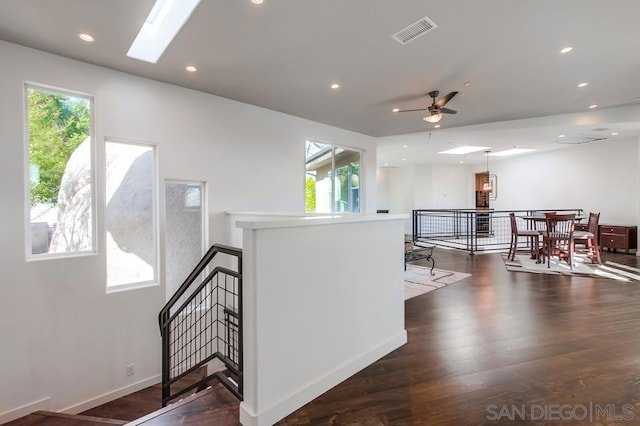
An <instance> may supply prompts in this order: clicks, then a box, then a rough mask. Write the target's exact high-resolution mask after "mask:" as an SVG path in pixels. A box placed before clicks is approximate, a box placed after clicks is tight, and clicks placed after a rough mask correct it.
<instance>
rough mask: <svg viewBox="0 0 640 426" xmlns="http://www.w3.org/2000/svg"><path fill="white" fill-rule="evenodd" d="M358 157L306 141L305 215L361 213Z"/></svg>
mask: <svg viewBox="0 0 640 426" xmlns="http://www.w3.org/2000/svg"><path fill="white" fill-rule="evenodd" d="M360 156H361V155H360V151H355V150H352V149H347V148H342V147H337V146H333V145H329V144H325V143H321V142H314V141H306V144H305V165H306V167H305V168H306V174H305V210H306V211H307V212H322V213H334V212H335V213H359V212H360Z"/></svg>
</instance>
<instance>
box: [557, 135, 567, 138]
mask: <svg viewBox="0 0 640 426" xmlns="http://www.w3.org/2000/svg"><path fill="white" fill-rule="evenodd" d="M565 136H566V135H558V137H559V138H564V137H565Z"/></svg>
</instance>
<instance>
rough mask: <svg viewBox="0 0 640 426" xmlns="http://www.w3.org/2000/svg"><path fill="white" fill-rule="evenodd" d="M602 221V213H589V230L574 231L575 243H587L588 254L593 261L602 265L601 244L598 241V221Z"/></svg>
mask: <svg viewBox="0 0 640 426" xmlns="http://www.w3.org/2000/svg"><path fill="white" fill-rule="evenodd" d="M599 222H600V213H589V220H588V222H587V230H586V231H582V230H577V231H573V242H574V244H585V245H586V246H587V256H589V258H590V259H591V262H592V263H598V264H599V265H602V259H600V244H599V242H598V223H599Z"/></svg>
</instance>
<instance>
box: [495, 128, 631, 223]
mask: <svg viewBox="0 0 640 426" xmlns="http://www.w3.org/2000/svg"><path fill="white" fill-rule="evenodd" d="M490 171H491V173H492V174H494V173H495V174H496V175H497V176H498V198H497V199H496V201H492V202H491V207H492V208H494V209H496V210H516V209H537V208H540V209H556V208H558V209H559V208H581V209H583V210H584V211H585V213H588V212H591V211H593V212H600V223H606V224H612V225H615V224H620V225H638V216H639V211H638V206H639V204H640V203H639V197H638V181H639V179H640V177H639V175H638V140H637V139H636V138H626V139H616V140H611V141H602V142H592V143H589V144H584V145H581V146H578V147H574V148H568V149H563V150H556V151H553V152H549V153H541V154H535V155H527V156H524V157H518V158H513V159H505V160H499V161H494V160H493V159H491V160H490Z"/></svg>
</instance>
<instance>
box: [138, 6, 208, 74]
mask: <svg viewBox="0 0 640 426" xmlns="http://www.w3.org/2000/svg"><path fill="white" fill-rule="evenodd" d="M199 3H200V0H180V1H175V0H156V2H155V4H154V5H153V8H151V12H149V16H147V19H146V20H145V21H144V24H142V28H140V32H139V33H138V35H137V36H136V39H135V40H134V41H133V44H131V47H130V48H129V51H128V52H127V56H128V57H130V58H134V59H138V60H140V61H145V62H149V63H152V64H155V63H156V62H158V59H160V56H162V54H163V53H164V51H165V50H166V49H167V47H168V46H169V44H170V43H171V41H172V40H173V38H174V37H175V36H176V34H178V31H180V29H181V28H182V26H183V25H184V24H185V23H186V22H187V20H188V19H189V18H190V17H191V13H193V11H194V10H195V8H196V6H198V4H199Z"/></svg>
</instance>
